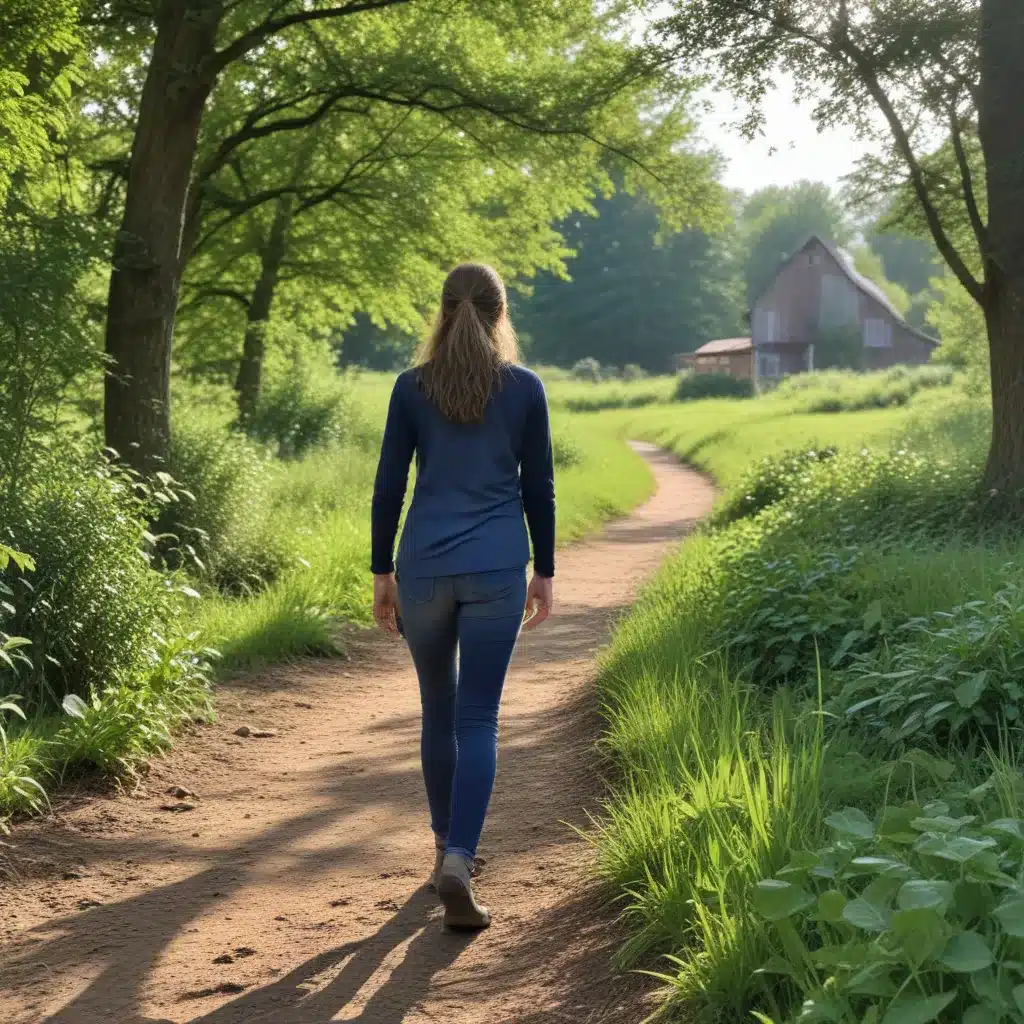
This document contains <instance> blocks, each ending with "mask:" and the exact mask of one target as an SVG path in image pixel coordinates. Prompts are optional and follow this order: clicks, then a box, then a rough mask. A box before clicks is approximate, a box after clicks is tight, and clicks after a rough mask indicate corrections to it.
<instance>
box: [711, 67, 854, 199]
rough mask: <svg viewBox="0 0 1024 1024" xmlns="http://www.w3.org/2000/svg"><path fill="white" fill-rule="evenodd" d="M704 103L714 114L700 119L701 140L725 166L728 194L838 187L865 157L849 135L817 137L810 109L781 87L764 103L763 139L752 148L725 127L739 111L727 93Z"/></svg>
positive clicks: (830, 133) (833, 133) (836, 133)
mask: <svg viewBox="0 0 1024 1024" xmlns="http://www.w3.org/2000/svg"><path fill="white" fill-rule="evenodd" d="M708 99H709V100H710V101H711V103H712V105H713V110H712V112H711V113H710V114H707V115H705V117H704V118H703V119H702V121H701V132H700V134H701V136H702V138H703V140H704V141H705V142H707V143H708V144H710V145H712V146H714V148H715V149H717V150H719V152H721V153H722V154H723V156H725V158H726V159H727V160H728V169H727V170H726V172H725V176H724V182H725V184H726V185H727V186H728V187H729V188H737V189H741V190H742V191H744V192H753V191H754V190H756V189H758V188H763V187H764V186H765V185H790V184H792V183H793V182H796V181H801V180H802V179H808V180H811V181H823V182H825V183H827V184H829V185H832V186H838V185H840V184H841V181H840V179H841V178H842V177H843V176H844V175H845V174H848V173H849V172H850V171H852V170H853V168H854V165H855V164H856V162H857V159H858V158H859V157H860V156H861V155H863V153H864V144H863V143H862V142H858V141H857V140H856V139H855V138H854V137H853V133H852V131H849V130H847V131H844V130H842V129H838V130H833V131H828V132H825V133H823V134H819V132H818V130H817V128H816V127H815V124H814V122H813V121H812V120H811V117H810V113H809V107H807V106H798V105H797V104H796V103H794V102H793V99H792V93H791V92H790V91H789V89H788V88H787V87H786V85H785V83H784V82H781V83H780V87H779V88H777V89H776V90H775V92H774V93H772V94H771V95H770V96H769V97H767V99H766V101H765V116H766V122H765V126H764V134H763V136H762V137H760V138H758V139H755V140H754V141H752V142H751V141H748V140H747V139H745V138H744V137H743V136H742V135H740V133H739V132H738V131H737V130H736V129H735V128H733V127H731V126H730V123H729V122H731V121H735V120H737V119H738V114H737V111H738V109H739V108H737V106H736V104H735V102H734V101H733V100H732V98H731V97H730V96H729V95H728V94H727V93H709V94H708Z"/></svg>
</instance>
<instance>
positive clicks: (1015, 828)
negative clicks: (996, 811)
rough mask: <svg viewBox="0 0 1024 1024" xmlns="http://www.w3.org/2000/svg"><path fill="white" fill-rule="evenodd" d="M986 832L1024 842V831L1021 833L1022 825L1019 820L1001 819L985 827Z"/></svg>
mask: <svg viewBox="0 0 1024 1024" xmlns="http://www.w3.org/2000/svg"><path fill="white" fill-rule="evenodd" d="M985 831H986V832H994V833H995V834H996V835H1004V836H1012V837H1013V838H1014V839H1020V840H1024V831H1021V823H1020V821H1019V819H1017V818H999V819H998V820H996V821H990V822H989V823H988V824H987V825H986V826H985Z"/></svg>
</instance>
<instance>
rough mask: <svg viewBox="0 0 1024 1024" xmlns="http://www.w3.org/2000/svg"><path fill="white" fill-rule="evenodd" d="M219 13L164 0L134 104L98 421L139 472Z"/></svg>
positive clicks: (158, 456)
mask: <svg viewBox="0 0 1024 1024" xmlns="http://www.w3.org/2000/svg"><path fill="white" fill-rule="evenodd" d="M222 17H223V9H222V5H221V4H220V3H217V2H213V3H208V2H205V0H163V2H162V3H161V4H160V7H159V12H158V15H157V19H156V27H157V33H156V39H155V41H154V44H153V54H152V58H151V60H150V64H149V69H148V71H147V75H146V83H145V85H144V87H143V90H142V99H141V102H140V104H139V117H138V123H137V126H136V130H135V139H134V141H133V144H132V154H131V162H130V164H129V170H128V186H127V193H126V196H125V209H124V218H123V220H122V223H121V229H120V231H119V232H118V235H117V241H116V243H115V247H114V259H113V265H114V268H113V273H112V275H111V279H110V291H109V296H108V300H107V334H106V351H107V355H108V356H109V358H110V367H109V370H108V373H107V378H106V389H105V404H104V427H105V431H106V441H107V445H108V446H109V447H111V448H113V449H114V450H115V451H116V452H117V453H118V454H119V455H120V457H121V458H122V459H123V460H124V461H125V462H127V463H128V464H129V465H130V466H132V467H133V468H134V469H137V470H139V471H140V472H151V471H152V470H154V469H158V468H160V466H161V465H162V464H164V463H165V462H166V459H167V453H168V442H169V438H170V372H171V340H172V336H173V331H174V316H175V312H176V309H177V304H178V290H179V284H180V280H181V270H180V249H181V235H182V220H183V217H184V212H185V206H186V202H187V199H188V189H189V179H190V177H191V174H192V165H193V161H194V159H195V154H196V148H197V145H198V139H199V127H200V123H201V121H202V116H203V108H204V106H205V105H206V100H207V97H208V96H209V94H210V91H211V89H212V87H213V76H212V75H210V74H209V73H208V72H206V71H204V64H205V63H206V62H207V61H208V58H210V57H211V56H212V54H213V53H214V52H215V48H216V38H217V29H218V27H219V24H220V21H221V18H222Z"/></svg>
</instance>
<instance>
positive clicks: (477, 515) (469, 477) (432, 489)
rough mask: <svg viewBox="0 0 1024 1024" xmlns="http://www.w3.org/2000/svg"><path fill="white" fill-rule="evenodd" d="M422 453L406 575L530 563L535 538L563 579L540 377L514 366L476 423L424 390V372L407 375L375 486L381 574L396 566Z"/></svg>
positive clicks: (544, 570) (407, 532) (537, 556)
mask: <svg viewBox="0 0 1024 1024" xmlns="http://www.w3.org/2000/svg"><path fill="white" fill-rule="evenodd" d="M414 454H415V456H416V485H415V488H414V491H413V497H412V503H411V505H410V506H409V513H408V515H407V516H406V520H405V527H404V529H403V530H402V538H401V541H400V543H399V547H398V557H397V568H398V572H399V574H400V575H402V576H406V577H408V578H416V577H420V578H422V577H428V576H457V575H461V574H463V573H476V572H492V571H495V570H498V569H514V568H518V567H520V566H525V565H526V564H527V563H528V562H529V560H530V547H529V540H532V541H533V561H534V568H535V570H536V571H537V573H538V574H539V575H541V576H554V574H555V474H554V465H553V459H552V451H551V428H550V425H549V421H548V405H547V398H546V396H545V394H544V386H543V385H542V384H541V381H540V378H539V377H537V375H536V374H534V373H531V372H530V371H529V370H527V369H524V368H523V367H520V366H513V367H509V368H508V369H507V370H506V371H505V372H504V373H503V375H502V379H501V382H500V384H499V385H498V386H496V387H495V389H494V391H493V393H492V395H491V398H490V401H489V402H488V404H487V409H486V412H485V413H484V419H483V422H481V423H471V424H458V423H452V422H450V421H449V420H446V419H445V418H444V417H443V416H442V415H441V413H440V411H439V410H438V409H437V407H436V406H435V405H434V404H433V403H432V402H431V401H430V400H429V399H428V398H427V396H426V395H424V394H423V392H422V390H421V389H420V386H419V377H418V371H417V370H415V369H413V370H407V371H406V372H405V373H403V374H402V375H401V376H400V377H399V378H398V380H397V381H396V382H395V387H394V390H393V391H392V394H391V404H390V406H389V408H388V419H387V425H386V426H385V429H384V440H383V443H382V445H381V453H380V463H379V464H378V467H377V479H376V483H375V486H374V491H373V512H372V565H371V568H372V570H373V572H374V573H388V572H393V571H394V570H395V561H394V560H393V552H394V544H395V535H396V533H397V532H398V522H399V519H400V518H401V515H402V506H403V504H404V501H405V492H406V487H407V485H408V478H409V466H410V464H411V462H412V458H413V455H414ZM524 512H525V516H526V521H525V522H524V519H523V515H524ZM527 524H528V526H529V540H528V538H527Z"/></svg>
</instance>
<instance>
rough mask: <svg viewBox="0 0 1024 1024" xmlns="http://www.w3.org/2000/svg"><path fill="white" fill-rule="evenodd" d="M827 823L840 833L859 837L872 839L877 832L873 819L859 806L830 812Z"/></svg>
mask: <svg viewBox="0 0 1024 1024" xmlns="http://www.w3.org/2000/svg"><path fill="white" fill-rule="evenodd" d="M825 824H826V825H828V827H829V828H831V829H835V831H836V832H838V833H840V835H848V836H856V837H857V838H858V839H871V838H872V837H873V836H874V834H875V826H874V825H873V824H872V823H871V819H870V818H869V817H868V816H867V815H866V814H865V813H864V812H863V811H862V810H860V809H859V808H857V807H847V808H846V809H845V810H842V811H836V812H835V813H833V814H830V815H829V816H828V817H827V818H826V819H825Z"/></svg>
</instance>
